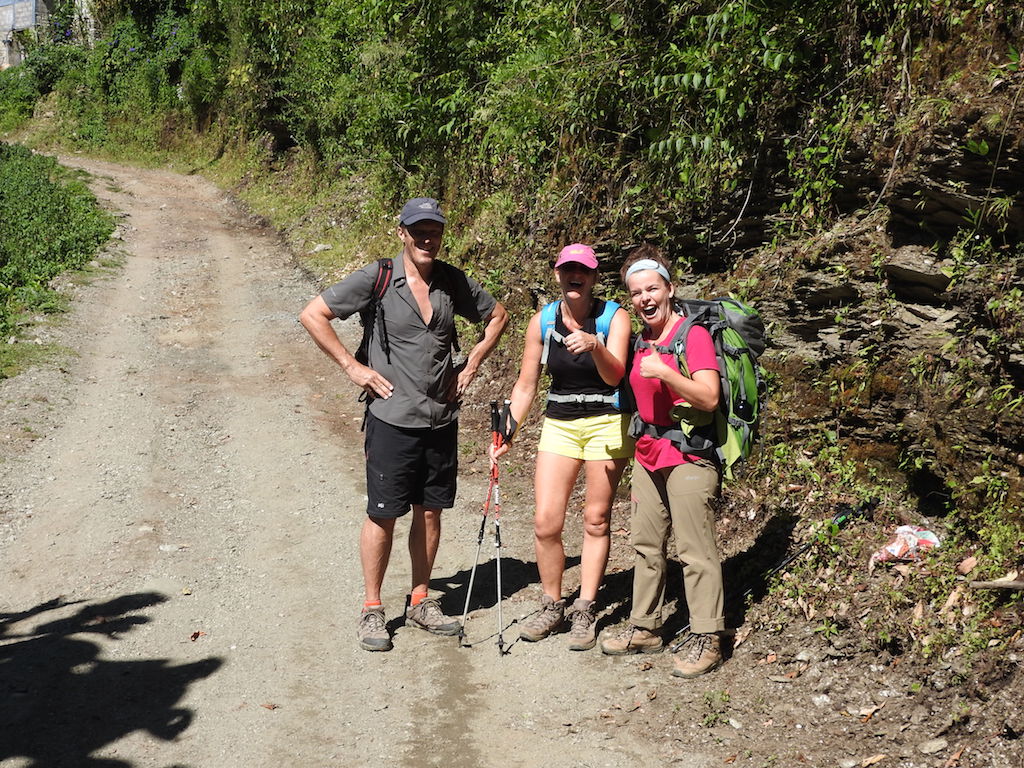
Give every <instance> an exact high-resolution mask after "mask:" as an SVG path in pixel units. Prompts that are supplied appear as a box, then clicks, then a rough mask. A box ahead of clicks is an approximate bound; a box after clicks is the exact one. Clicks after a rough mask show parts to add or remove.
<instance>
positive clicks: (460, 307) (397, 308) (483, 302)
mask: <svg viewBox="0 0 1024 768" xmlns="http://www.w3.org/2000/svg"><path fill="white" fill-rule="evenodd" d="M376 280H377V262H373V263H372V264H368V265H367V266H365V267H363V268H362V269H359V270H357V271H355V272H353V273H352V274H350V275H349V276H348V277H346V278H345V279H344V280H342V281H341V282H340V283H335V284H334V285H332V286H331V287H330V288H328V289H327V290H325V291H324V292H323V293H322V294H320V295H321V297H322V298H323V300H324V302H326V304H327V306H328V307H329V308H330V310H331V312H332V313H333V314H334V316H335V317H337V318H340V319H342V320H344V319H345V318H347V317H349V316H350V315H352V314H354V313H356V312H359V311H361V310H363V309H365V308H367V307H370V305H371V304H372V303H373V285H374V283H375V282H376ZM429 297H430V306H431V307H432V309H433V315H432V317H431V318H430V324H429V325H427V324H426V323H424V322H423V317H422V316H421V315H420V310H419V307H418V306H417V304H416V299H415V297H414V296H413V295H412V291H411V290H409V285H408V283H407V281H406V277H405V262H404V260H403V259H402V256H401V255H399V256H398V257H397V258H395V259H394V272H393V274H392V276H391V284H390V285H389V286H388V289H387V291H386V292H385V294H384V296H383V298H382V299H381V308H382V309H383V311H384V313H383V318H384V320H383V324H384V326H385V327H386V329H387V339H388V343H389V345H390V350H391V354H390V362H389V361H388V357H387V356H385V354H384V347H383V334H384V329H382V328H381V327H380V325H381V323H380V321H379V320H378V322H375V323H374V325H373V335H372V336H371V338H370V344H369V366H370V367H371V368H373V369H374V370H375V371H377V372H378V373H380V374H381V375H382V376H383V377H384V378H386V379H387V380H388V381H390V382H391V383H392V385H394V388H395V389H394V392H393V393H392V395H391V397H389V398H388V399H386V400H384V399H380V398H377V399H374V400H373V401H372V402H371V403H370V412H371V413H373V415H374V416H376V417H377V418H378V419H380V420H381V421H384V422H387V423H388V424H391V425H393V426H396V427H406V428H435V427H440V426H444V425H445V424H449V423H451V422H453V421H455V419H456V418H458V415H459V406H458V403H454V402H448V401H447V400H446V399H445V395H446V393H447V392H448V388H449V387H450V386H451V384H452V379H453V378H454V377H455V375H456V374H455V370H454V366H453V363H452V345H453V344H454V342H455V338H456V337H455V315H460V316H461V317H465V318H466V319H467V320H469V321H470V322H473V323H479V322H482V321H484V320H485V319H487V318H488V317H489V316H490V314H491V312H492V311H493V310H494V306H495V304H497V302H496V301H495V299H494V297H493V296H491V295H490V294H489V293H487V291H485V290H484V289H483V287H482V286H481V285H480V284H479V283H478V282H477V281H476V280H474V279H473V278H471V277H469V276H468V275H466V273H464V272H463V271H462V270H460V269H457V268H456V267H453V266H451V265H450V264H446V263H444V262H443V261H438V260H436V259H435V261H434V269H433V272H432V273H431V277H430V292H429Z"/></svg>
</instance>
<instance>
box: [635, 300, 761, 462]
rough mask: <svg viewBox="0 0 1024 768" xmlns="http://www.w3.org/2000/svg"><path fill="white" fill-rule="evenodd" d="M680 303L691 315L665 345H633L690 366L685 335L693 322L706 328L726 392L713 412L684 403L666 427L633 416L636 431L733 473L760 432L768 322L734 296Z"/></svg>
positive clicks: (751, 448) (682, 310)
mask: <svg viewBox="0 0 1024 768" xmlns="http://www.w3.org/2000/svg"><path fill="white" fill-rule="evenodd" d="M679 309H680V310H681V312H682V314H683V315H684V316H685V317H686V320H685V321H684V322H683V323H682V324H681V325H680V326H679V329H678V330H677V331H676V333H675V334H674V335H673V336H672V338H671V339H669V341H668V343H667V344H665V345H660V344H658V345H655V344H651V343H650V342H648V341H644V340H643V339H641V338H637V341H636V343H635V344H634V350H637V349H642V348H644V347H650V348H652V349H654V350H655V351H657V352H659V353H662V354H674V355H675V356H676V359H677V360H679V364H680V370H682V371H683V372H684V373H685V372H687V371H686V337H687V334H688V333H689V332H690V328H691V327H692V326H693V325H694V324H695V323H697V324H700V325H702V326H704V327H705V328H707V330H708V332H709V333H710V334H711V340H712V341H713V342H714V345H715V355H716V357H717V358H718V371H719V375H720V377H721V386H722V393H721V397H720V398H719V405H718V409H717V410H716V411H715V412H714V413H713V414H707V415H705V414H703V413H702V412H700V411H694V410H692V409H687V408H685V407H684V408H681V409H678V410H676V411H674V413H673V417H676V416H677V415H678V416H679V418H680V420H679V421H677V423H676V424H673V425H672V426H669V427H664V426H660V425H656V424H648V423H647V422H645V421H642V420H641V419H640V418H639V414H635V415H634V416H633V422H632V424H631V432H632V434H633V436H634V437H639V436H641V435H651V436H653V437H661V438H667V439H669V440H671V441H672V442H673V443H675V444H676V447H678V448H679V450H681V451H682V452H683V453H692V454H696V455H702V456H710V457H713V458H715V459H716V460H717V461H718V463H719V465H720V466H721V468H722V472H723V473H724V475H725V477H726V478H728V479H730V480H731V479H733V466H735V464H736V463H737V462H738V461H740V460H742V459H745V458H746V457H747V456H749V455H750V452H751V451H752V450H753V447H754V442H755V440H756V438H757V429H758V422H759V419H760V416H761V406H762V404H763V401H764V396H765V386H764V375H763V374H764V372H763V369H762V368H761V365H760V363H759V362H758V357H760V355H761V353H762V352H764V349H765V339H764V336H765V333H764V323H763V322H762V320H761V317H760V315H758V313H757V311H756V310H755V309H754V308H753V307H750V306H748V305H747V304H744V303H743V302H741V301H739V300H738V299H734V298H731V297H726V298H723V299H714V300H712V301H704V300H701V299H690V300H685V301H681V302H680V303H679Z"/></svg>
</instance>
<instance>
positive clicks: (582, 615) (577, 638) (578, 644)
mask: <svg viewBox="0 0 1024 768" xmlns="http://www.w3.org/2000/svg"><path fill="white" fill-rule="evenodd" d="M565 618H566V619H568V620H569V650H570V651H589V650H590V649H591V648H593V647H594V646H595V645H596V644H597V610H596V608H595V607H594V601H593V600H584V599H583V598H582V597H580V598H577V599H576V600H575V601H574V602H573V604H572V608H570V609H569V610H568V611H567V612H566V614H565Z"/></svg>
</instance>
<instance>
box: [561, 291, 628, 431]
mask: <svg viewBox="0 0 1024 768" xmlns="http://www.w3.org/2000/svg"><path fill="white" fill-rule="evenodd" d="M602 311H604V301H603V300H601V299H596V300H595V301H594V303H593V305H592V306H591V308H590V314H589V315H588V316H587V317H586V318H585V319H584V321H583V330H584V331H585V332H586V333H597V318H598V316H600V314H601V312H602ZM555 330H556V331H557V332H558V333H560V334H562V335H563V336H568V335H569V331H568V330H567V329H566V327H565V323H563V322H562V308H561V306H559V308H558V311H557V312H555ZM542 341H543V339H542ZM605 341H607V339H605ZM548 373H550V374H551V390H550V391H551V393H552V394H555V395H614V394H615V392H616V391H617V389H618V388H617V387H609V386H608V385H607V384H605V382H604V379H602V378H601V375H600V374H599V373H598V372H597V365H595V364H594V358H593V357H592V356H591V354H590V353H589V352H582V353H580V354H578V355H572V354H569V352H568V351H567V350H566V348H565V346H564V345H563V344H560V343H558V342H557V341H555V340H554V339H552V340H551V344H550V346H549V348H548ZM618 412H619V411H618V410H617V409H616V408H615V406H613V405H610V404H608V403H553V402H551V401H550V400H549V401H548V403H547V407H546V408H545V410H544V413H545V415H547V416H550V417H551V418H552V419H564V420H570V419H582V418H583V417H584V416H600V415H603V414H613V413H618Z"/></svg>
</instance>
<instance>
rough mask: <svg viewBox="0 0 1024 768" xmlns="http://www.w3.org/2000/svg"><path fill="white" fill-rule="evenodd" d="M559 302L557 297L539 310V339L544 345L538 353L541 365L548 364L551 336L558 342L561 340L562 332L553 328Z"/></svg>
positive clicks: (560, 301)
mask: <svg viewBox="0 0 1024 768" xmlns="http://www.w3.org/2000/svg"><path fill="white" fill-rule="evenodd" d="M561 303H562V300H561V299H557V300H555V301H552V302H550V303H548V304H545V305H544V307H543V309H541V311H540V340H541V344H542V345H543V347H544V348H543V350H542V351H541V353H540V364H541V365H547V364H548V348H549V347H550V346H551V340H552V338H554V340H555V341H558V342H561V341H562V334H560V333H559V332H558V331H556V330H555V313H556V312H558V307H559V305H560V304H561Z"/></svg>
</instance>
